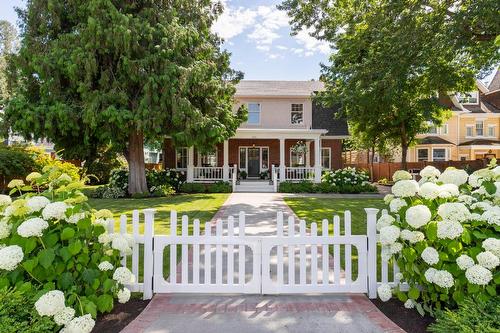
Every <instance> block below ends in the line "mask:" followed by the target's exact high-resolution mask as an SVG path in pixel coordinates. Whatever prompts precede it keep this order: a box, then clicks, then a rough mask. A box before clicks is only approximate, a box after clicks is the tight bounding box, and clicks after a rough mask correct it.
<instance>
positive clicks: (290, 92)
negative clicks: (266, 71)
mask: <svg viewBox="0 0 500 333" xmlns="http://www.w3.org/2000/svg"><path fill="white" fill-rule="evenodd" d="M323 89H324V84H323V82H321V81H265V80H241V81H240V82H239V83H238V84H237V85H236V96H270V97H277V96H285V97H309V96H311V95H312V94H313V93H314V92H315V91H321V90H323Z"/></svg>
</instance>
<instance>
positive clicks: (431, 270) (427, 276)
mask: <svg viewBox="0 0 500 333" xmlns="http://www.w3.org/2000/svg"><path fill="white" fill-rule="evenodd" d="M436 273H437V269H435V268H432V267H431V268H429V269H427V270H426V271H425V273H424V276H425V279H426V280H427V282H429V283H434V275H436Z"/></svg>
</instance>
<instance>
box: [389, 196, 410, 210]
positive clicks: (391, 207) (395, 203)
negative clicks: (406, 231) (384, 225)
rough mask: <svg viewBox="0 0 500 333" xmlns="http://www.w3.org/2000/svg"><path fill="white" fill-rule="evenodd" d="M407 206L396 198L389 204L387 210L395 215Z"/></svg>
mask: <svg viewBox="0 0 500 333" xmlns="http://www.w3.org/2000/svg"><path fill="white" fill-rule="evenodd" d="M407 205H408V204H407V203H406V201H404V200H403V199H399V198H396V199H394V200H392V201H391V202H390V203H389V210H390V211H391V212H392V213H397V212H399V210H400V209H401V208H403V207H405V206H407Z"/></svg>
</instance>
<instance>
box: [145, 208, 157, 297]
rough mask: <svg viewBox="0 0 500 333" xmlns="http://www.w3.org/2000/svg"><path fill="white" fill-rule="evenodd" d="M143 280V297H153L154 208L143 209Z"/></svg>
mask: <svg viewBox="0 0 500 333" xmlns="http://www.w3.org/2000/svg"><path fill="white" fill-rule="evenodd" d="M143 213H144V282H143V289H144V290H143V299H151V298H152V297H153V255H154V249H153V235H154V219H155V210H154V209H152V208H149V209H144V210H143Z"/></svg>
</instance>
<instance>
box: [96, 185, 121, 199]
mask: <svg viewBox="0 0 500 333" xmlns="http://www.w3.org/2000/svg"><path fill="white" fill-rule="evenodd" d="M125 196H126V193H125V191H124V190H122V189H120V188H118V187H113V186H110V185H103V186H99V187H98V188H96V189H95V190H94V191H93V192H92V195H91V197H92V198H101V199H118V198H123V197H125Z"/></svg>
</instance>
